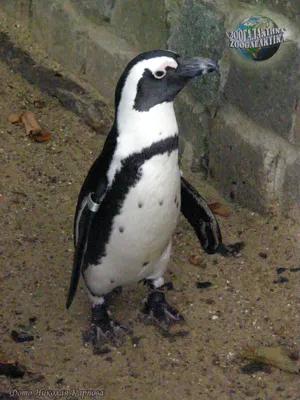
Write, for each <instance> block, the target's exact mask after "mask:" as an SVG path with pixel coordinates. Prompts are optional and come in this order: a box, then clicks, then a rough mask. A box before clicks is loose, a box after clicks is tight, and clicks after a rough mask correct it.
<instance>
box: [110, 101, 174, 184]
mask: <svg viewBox="0 0 300 400" xmlns="http://www.w3.org/2000/svg"><path fill="white" fill-rule="evenodd" d="M116 114H117V115H116V118H117V121H116V125H117V132H118V135H117V144H116V148H115V152H114V155H113V159H112V162H111V165H110V168H109V170H108V173H107V178H108V183H109V184H111V183H112V182H113V179H114V176H115V174H116V172H117V171H118V170H120V168H121V166H122V161H123V160H125V159H126V158H127V157H129V156H131V155H132V154H138V153H141V152H142V151H143V150H144V149H146V148H147V147H150V146H151V145H152V144H153V143H157V142H159V141H161V140H164V139H166V138H169V137H173V136H176V135H177V134H178V126H177V121H176V116H175V112H174V108H173V103H171V102H169V103H167V102H165V103H162V104H158V105H157V106H154V107H152V108H151V109H150V110H149V111H147V112H139V111H136V110H134V109H129V108H128V109H124V108H122V109H119V110H118V111H117V113H116Z"/></svg>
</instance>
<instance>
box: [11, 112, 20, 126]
mask: <svg viewBox="0 0 300 400" xmlns="http://www.w3.org/2000/svg"><path fill="white" fill-rule="evenodd" d="M22 115H23V114H16V113H13V114H10V116H9V117H8V122H10V123H11V124H17V123H18V122H21V121H22Z"/></svg>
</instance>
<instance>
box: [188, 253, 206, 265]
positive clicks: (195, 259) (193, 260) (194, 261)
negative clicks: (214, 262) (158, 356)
mask: <svg viewBox="0 0 300 400" xmlns="http://www.w3.org/2000/svg"><path fill="white" fill-rule="evenodd" d="M202 261H203V260H202V259H201V257H200V256H194V255H191V256H189V263H190V264H192V265H196V266H199V265H201V263H202Z"/></svg>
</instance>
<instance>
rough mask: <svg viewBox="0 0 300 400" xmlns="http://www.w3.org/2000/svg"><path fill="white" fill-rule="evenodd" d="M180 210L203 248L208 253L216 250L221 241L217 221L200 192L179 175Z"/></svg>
mask: <svg viewBox="0 0 300 400" xmlns="http://www.w3.org/2000/svg"><path fill="white" fill-rule="evenodd" d="M181 212H182V214H183V215H184V217H185V218H186V219H187V220H188V222H189V223H190V225H191V226H192V227H193V229H194V231H195V232H196V235H197V237H198V239H199V241H200V244H201V246H202V248H203V250H204V251H205V252H206V253H208V254H214V253H216V252H217V249H218V246H219V245H220V244H221V243H222V235H221V231H220V227H219V224H218V221H217V220H216V218H215V216H214V214H213V213H212V211H211V210H210V208H209V207H208V205H207V203H206V201H205V200H204V199H203V197H201V196H200V194H199V193H198V192H197V191H196V190H195V189H194V188H193V186H192V185H191V184H189V183H188V181H187V180H186V179H184V178H183V176H182V177H181Z"/></svg>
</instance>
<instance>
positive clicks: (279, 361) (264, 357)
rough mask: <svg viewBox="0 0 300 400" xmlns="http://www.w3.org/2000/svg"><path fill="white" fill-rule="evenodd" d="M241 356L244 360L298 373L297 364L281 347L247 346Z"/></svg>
mask: <svg viewBox="0 0 300 400" xmlns="http://www.w3.org/2000/svg"><path fill="white" fill-rule="evenodd" d="M241 356H242V357H243V358H245V359H246V360H250V361H255V362H259V363H263V364H266V365H271V366H272V367H275V368H279V369H281V370H282V371H286V372H290V373H292V374H299V370H300V369H299V366H298V365H297V363H295V362H294V361H292V360H291V359H290V357H289V356H288V355H287V353H286V352H285V351H284V350H283V349H282V348H281V347H258V348H256V347H249V348H247V349H246V350H245V351H244V352H243V353H242V354H241Z"/></svg>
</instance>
